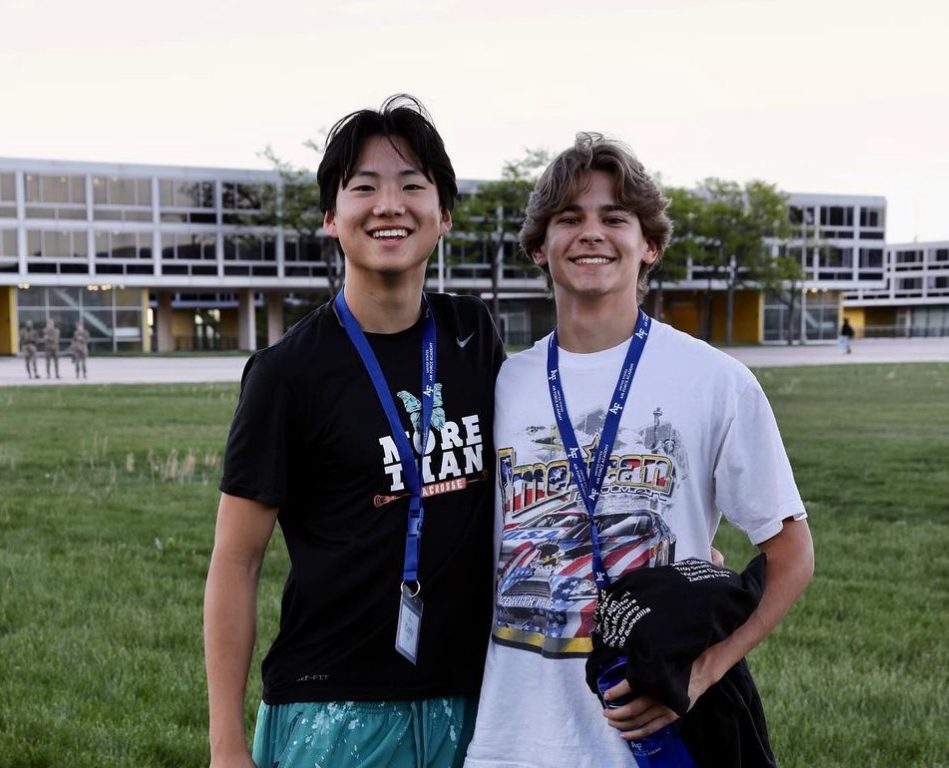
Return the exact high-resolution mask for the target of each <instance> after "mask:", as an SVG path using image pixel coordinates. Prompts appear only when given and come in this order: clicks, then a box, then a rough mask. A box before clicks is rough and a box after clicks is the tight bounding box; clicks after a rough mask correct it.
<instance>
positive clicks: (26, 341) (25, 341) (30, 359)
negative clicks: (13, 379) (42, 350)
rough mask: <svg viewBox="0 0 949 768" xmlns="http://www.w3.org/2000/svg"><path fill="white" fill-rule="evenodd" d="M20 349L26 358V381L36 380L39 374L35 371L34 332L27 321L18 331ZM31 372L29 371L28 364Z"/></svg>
mask: <svg viewBox="0 0 949 768" xmlns="http://www.w3.org/2000/svg"><path fill="white" fill-rule="evenodd" d="M20 349H21V350H23V356H24V357H25V358H26V377H27V378H28V379H34V378H35V379H38V378H39V377H40V374H39V372H38V371H37V370H36V331H34V330H33V322H32V321H31V320H27V321H26V323H25V324H24V326H23V327H22V328H21V329H20ZM31 363H32V365H33V370H32V371H30V364H31Z"/></svg>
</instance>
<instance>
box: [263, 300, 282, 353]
mask: <svg viewBox="0 0 949 768" xmlns="http://www.w3.org/2000/svg"><path fill="white" fill-rule="evenodd" d="M283 330H284V328H283V294H282V293H268V294H267V344H276V343H277V342H278V341H279V340H280V337H281V336H283Z"/></svg>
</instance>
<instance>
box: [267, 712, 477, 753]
mask: <svg viewBox="0 0 949 768" xmlns="http://www.w3.org/2000/svg"><path fill="white" fill-rule="evenodd" d="M477 710H478V700H477V699H476V698H468V697H464V696H455V697H451V698H437V699H423V700H420V701H334V702H315V703H305V704H277V705H272V706H271V705H269V704H263V703H261V705H260V710H259V711H258V713H257V729H256V732H255V734H254V753H253V756H254V762H255V763H256V764H257V767H258V768H303V767H304V766H306V768H350V767H352V768H356V767H357V766H358V768H456V767H457V768H460V766H461V765H462V764H463V763H464V761H465V752H466V751H467V749H468V742H469V741H471V736H472V734H473V733H474V721H475V715H476V714H477Z"/></svg>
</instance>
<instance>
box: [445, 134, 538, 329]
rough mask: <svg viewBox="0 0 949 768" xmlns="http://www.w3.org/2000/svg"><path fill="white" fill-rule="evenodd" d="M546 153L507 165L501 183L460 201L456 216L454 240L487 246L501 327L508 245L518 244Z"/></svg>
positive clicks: (489, 183)
mask: <svg viewBox="0 0 949 768" xmlns="http://www.w3.org/2000/svg"><path fill="white" fill-rule="evenodd" d="M549 161H550V156H549V154H548V152H547V151H546V150H539V149H528V150H526V151H525V153H524V157H522V158H521V159H520V160H509V161H507V162H506V163H504V167H503V169H502V171H501V179H500V180H499V181H486V182H483V183H482V184H479V185H478V188H477V190H476V191H475V193H474V194H473V195H471V196H470V197H467V198H465V199H464V200H461V201H459V203H458V205H457V206H456V207H455V211H454V213H453V215H452V219H453V222H454V228H453V232H454V237H455V238H456V239H461V240H466V241H468V240H471V239H476V240H478V241H480V242H481V243H483V244H484V245H486V246H487V251H488V253H489V254H490V258H491V262H490V266H489V275H490V279H491V294H492V296H493V299H492V302H491V314H492V315H493V316H494V322H495V323H497V324H498V327H500V314H501V311H500V298H499V293H500V290H499V289H500V282H501V277H502V273H503V269H504V252H505V243H510V242H511V241H512V240H513V241H514V242H515V243H516V242H517V233H518V232H519V231H520V228H521V225H522V224H523V223H524V211H525V209H526V208H527V201H528V199H529V198H530V193H531V190H532V189H533V188H534V182H535V181H536V179H537V175H538V173H539V171H540V170H541V169H543V168H545V167H546V166H547V164H548V163H549Z"/></svg>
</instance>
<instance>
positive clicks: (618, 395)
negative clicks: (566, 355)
mask: <svg viewBox="0 0 949 768" xmlns="http://www.w3.org/2000/svg"><path fill="white" fill-rule="evenodd" d="M651 325H652V320H651V319H650V318H649V316H648V315H647V314H646V313H645V312H643V311H642V310H641V309H640V310H639V316H638V317H637V319H636V330H635V331H634V332H633V337H632V338H631V339H630V340H629V346H628V347H627V349H626V359H625V361H624V362H623V368H622V370H621V371H620V375H619V380H618V381H617V382H616V389H615V390H614V391H613V400H612V401H611V403H610V406H609V408H607V410H606V419H605V420H604V422H603V430H602V431H601V432H600V439H599V442H598V444H597V446H596V450H595V451H594V453H593V456H592V460H591V462H590V468H589V474H588V472H587V467H586V465H585V464H584V461H583V455H582V452H581V450H580V446H579V445H578V444H577V436H576V433H575V432H574V431H573V424H572V423H571V422H570V414H569V413H568V412H567V400H566V398H565V396H564V393H563V383H562V382H561V378H560V370H559V368H560V362H559V353H558V347H557V330H556V329H554V332H553V333H552V334H551V336H550V341H549V343H548V345H547V385H548V387H549V389H550V404H551V405H552V406H553V409H554V416H555V418H556V419H557V427H558V429H559V430H560V439H561V440H562V441H563V444H564V448H566V449H567V461H568V462H569V464H570V474H571V476H572V477H573V481H574V483H576V485H577V495H578V496H579V497H580V498H581V499H583V503H584V506H586V510H587V515H588V516H589V518H590V540H591V545H592V549H593V551H592V558H593V578H594V579H595V580H596V585H597V586H598V587H599V588H600V589H606V587H608V586H609V585H610V579H609V576H608V575H607V573H606V567H605V566H604V564H603V550H602V547H601V546H600V529H599V528H597V527H596V520H595V519H594V514H595V512H596V502H597V499H598V498H599V496H600V490H601V489H602V488H603V480H604V479H605V478H606V469H607V467H608V466H609V463H610V454H612V452H613V443H615V442H616V433H617V431H618V430H619V423H620V419H621V418H622V417H623V409H624V408H625V407H626V398H627V396H628V395H629V390H630V387H631V386H632V384H633V377H634V376H635V375H636V367H637V366H638V365H639V360H640V358H641V357H642V354H643V349H644V347H645V346H646V340H647V339H648V338H649V329H650V326H651Z"/></svg>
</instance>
